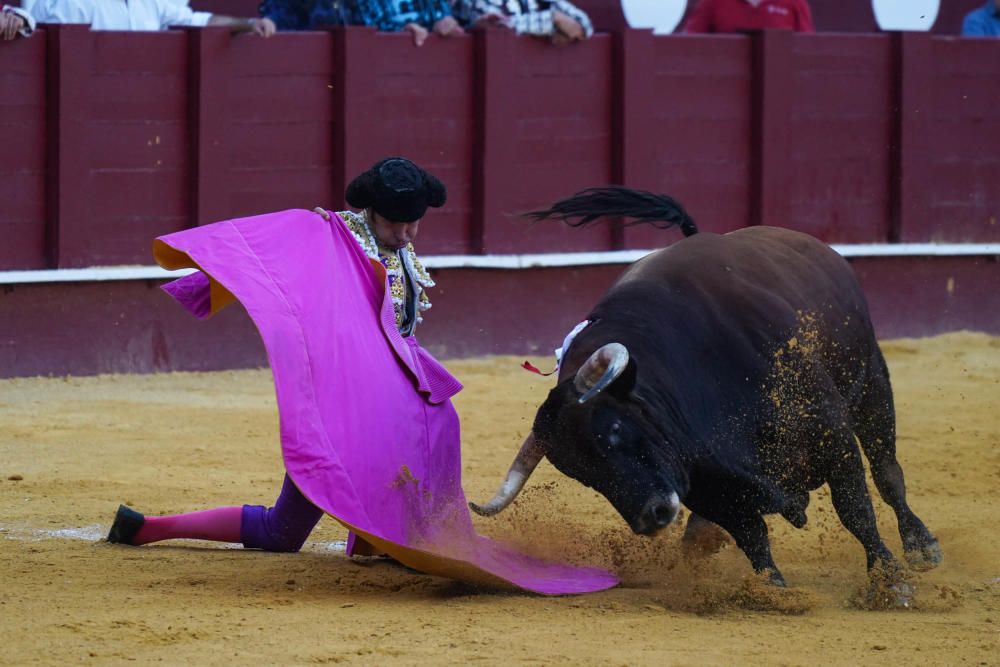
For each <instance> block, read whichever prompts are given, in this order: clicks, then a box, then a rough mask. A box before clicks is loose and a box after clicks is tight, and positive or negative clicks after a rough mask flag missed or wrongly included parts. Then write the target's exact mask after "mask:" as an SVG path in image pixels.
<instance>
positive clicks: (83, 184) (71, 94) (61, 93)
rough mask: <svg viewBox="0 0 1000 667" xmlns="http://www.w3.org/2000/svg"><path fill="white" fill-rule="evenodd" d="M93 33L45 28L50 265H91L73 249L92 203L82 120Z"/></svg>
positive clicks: (86, 103) (85, 114)
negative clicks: (86, 212) (85, 212)
mask: <svg viewBox="0 0 1000 667" xmlns="http://www.w3.org/2000/svg"><path fill="white" fill-rule="evenodd" d="M91 37H92V36H91V33H90V30H89V28H88V27H87V26H84V25H54V26H49V27H48V28H47V35H46V47H47V49H46V50H47V54H46V81H47V87H48V104H47V107H46V112H47V113H46V118H47V125H48V141H47V144H46V145H47V165H48V166H47V172H48V173H47V174H46V263H47V265H48V266H49V267H50V268H60V267H70V266H86V265H88V264H94V262H93V261H90V258H87V257H85V256H81V255H80V254H79V253H77V252H76V250H75V246H76V245H78V244H79V242H80V240H81V239H84V238H85V235H86V233H87V229H86V223H87V219H86V216H85V214H84V211H88V210H89V204H90V199H89V197H90V193H89V192H88V187H87V186H88V178H87V171H88V148H89V145H88V139H87V127H86V120H87V117H88V115H89V112H90V109H89V104H90V97H89V95H90V91H89V88H88V86H87V83H88V81H89V79H90V75H91V72H92V68H93V47H92V41H91Z"/></svg>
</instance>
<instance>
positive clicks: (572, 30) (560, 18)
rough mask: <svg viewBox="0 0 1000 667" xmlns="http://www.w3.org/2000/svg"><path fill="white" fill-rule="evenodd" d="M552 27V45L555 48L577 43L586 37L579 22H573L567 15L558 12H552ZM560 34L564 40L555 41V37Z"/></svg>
mask: <svg viewBox="0 0 1000 667" xmlns="http://www.w3.org/2000/svg"><path fill="white" fill-rule="evenodd" d="M552 25H553V26H554V27H555V32H554V33H553V34H552V43H553V44H555V45H556V46H564V45H565V44H569V43H570V42H578V41H580V40H581V39H583V38H584V37H586V36H587V33H586V31H585V30H584V29H583V26H582V25H580V23H579V22H577V21H575V20H573V19H572V18H570V17H569V15H567V14H564V13H562V12H561V11H559V10H557V9H556V10H553V11H552ZM559 34H562V35H563V36H565V37H566V39H560V40H557V39H556V37H557V36H558V35H559Z"/></svg>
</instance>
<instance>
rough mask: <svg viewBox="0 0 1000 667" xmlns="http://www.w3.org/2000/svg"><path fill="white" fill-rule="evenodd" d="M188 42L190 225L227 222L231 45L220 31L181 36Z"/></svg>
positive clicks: (219, 29) (226, 35)
mask: <svg viewBox="0 0 1000 667" xmlns="http://www.w3.org/2000/svg"><path fill="white" fill-rule="evenodd" d="M185 32H186V34H187V39H188V86H189V88H188V123H189V126H190V128H191V130H190V135H189V136H190V141H189V145H188V146H189V147H188V151H189V153H188V154H189V156H190V157H189V164H190V168H189V170H188V188H189V192H190V195H189V197H188V201H189V213H188V215H189V226H197V225H205V224H208V223H211V222H215V221H217V220H224V219H226V218H227V217H229V157H228V155H227V153H226V150H227V148H228V145H229V141H228V136H227V131H226V130H227V126H228V122H227V111H228V108H229V107H228V103H227V101H228V98H229V80H230V68H231V64H230V52H229V42H230V40H231V39H232V38H231V37H230V35H229V32H228V31H227V30H225V29H224V28H207V29H192V30H187V31H185Z"/></svg>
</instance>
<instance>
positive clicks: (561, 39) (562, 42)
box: [549, 30, 573, 46]
mask: <svg viewBox="0 0 1000 667" xmlns="http://www.w3.org/2000/svg"><path fill="white" fill-rule="evenodd" d="M549 42H551V43H552V44H553V45H554V46H569V45H570V44H572V43H573V40H572V39H570V38H569V35H567V34H566V33H564V32H560V31H558V30H556V31H555V32H554V33H552V37H550V38H549Z"/></svg>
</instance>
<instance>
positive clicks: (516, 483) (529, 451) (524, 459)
mask: <svg viewBox="0 0 1000 667" xmlns="http://www.w3.org/2000/svg"><path fill="white" fill-rule="evenodd" d="M544 456H545V452H544V451H542V448H541V447H540V446H539V445H538V443H537V442H535V434H534V433H529V434H528V437H527V438H525V439H524V444H523V445H521V451H519V452H518V453H517V458H515V459H514V462H513V463H511V464H510V470H508V471H507V478H506V479H504V481H503V484H501V485H500V488H499V489H498V490H497V493H496V495H495V496H493V500H491V501H490V502H488V503H486V504H485V505H477V504H476V503H469V507H470V508H472V511H473V512H475V513H476V514H479V515H480V516H493V515H494V514H497V513H499V512H501V511H502V510H503V509H504V508H506V507H507V506H508V505H510V504H511V503H512V502H514V498H517V494H518V493H520V492H521V489H522V488H524V483H525V482H527V481H528V478H529V477H531V473H532V472H533V471H534V470H535V467H536V466H537V465H538V462H539V461H541V460H542V457H544Z"/></svg>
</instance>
